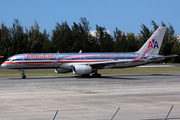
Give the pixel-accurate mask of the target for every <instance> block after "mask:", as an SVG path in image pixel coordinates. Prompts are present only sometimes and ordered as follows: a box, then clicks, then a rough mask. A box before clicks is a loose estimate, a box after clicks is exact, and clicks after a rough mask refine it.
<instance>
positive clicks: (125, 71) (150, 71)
mask: <svg viewBox="0 0 180 120" xmlns="http://www.w3.org/2000/svg"><path fill="white" fill-rule="evenodd" d="M98 72H99V73H100V74H101V75H112V74H155V73H180V67H167V68H125V69H102V70H99V71H98ZM25 74H26V76H27V77H28V76H62V75H73V73H67V74H57V73H55V72H54V70H26V71H25ZM0 77H21V71H18V70H12V71H0Z"/></svg>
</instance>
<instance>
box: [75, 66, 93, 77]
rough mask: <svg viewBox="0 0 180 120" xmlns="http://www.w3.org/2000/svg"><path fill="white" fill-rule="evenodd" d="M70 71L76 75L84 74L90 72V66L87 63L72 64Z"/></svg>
mask: <svg viewBox="0 0 180 120" xmlns="http://www.w3.org/2000/svg"><path fill="white" fill-rule="evenodd" d="M72 71H73V73H74V74H76V75H86V74H90V73H91V72H92V67H91V66H89V65H73V66H72Z"/></svg>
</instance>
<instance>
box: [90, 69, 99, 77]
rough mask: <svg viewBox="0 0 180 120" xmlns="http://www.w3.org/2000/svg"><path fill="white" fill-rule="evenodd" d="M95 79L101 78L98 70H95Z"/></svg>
mask: <svg viewBox="0 0 180 120" xmlns="http://www.w3.org/2000/svg"><path fill="white" fill-rule="evenodd" d="M92 77H93V78H100V77H101V74H98V71H97V68H96V69H95V74H92Z"/></svg>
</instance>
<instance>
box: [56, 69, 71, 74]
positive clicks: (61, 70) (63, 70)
mask: <svg viewBox="0 0 180 120" xmlns="http://www.w3.org/2000/svg"><path fill="white" fill-rule="evenodd" d="M68 72H72V71H71V70H69V69H62V68H57V69H55V73H68Z"/></svg>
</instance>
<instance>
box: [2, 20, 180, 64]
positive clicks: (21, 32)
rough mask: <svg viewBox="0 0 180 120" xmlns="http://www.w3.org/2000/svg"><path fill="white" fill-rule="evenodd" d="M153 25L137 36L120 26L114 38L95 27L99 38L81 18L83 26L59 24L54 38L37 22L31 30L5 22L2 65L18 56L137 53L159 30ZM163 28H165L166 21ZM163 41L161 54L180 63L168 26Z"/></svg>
mask: <svg viewBox="0 0 180 120" xmlns="http://www.w3.org/2000/svg"><path fill="white" fill-rule="evenodd" d="M151 23H152V25H153V26H154V29H153V30H149V29H148V28H147V27H146V26H145V25H144V24H142V26H141V30H140V33H139V35H138V36H135V35H134V33H127V34H125V33H124V32H123V31H121V30H119V29H118V28H117V27H116V28H115V31H114V36H112V35H110V34H108V33H107V31H106V28H105V27H101V26H98V25H96V31H97V34H96V37H94V36H92V35H91V34H89V31H91V30H90V28H91V27H90V26H89V22H88V21H87V19H86V18H80V23H75V22H74V23H73V25H72V26H69V25H68V24H67V22H66V21H65V22H62V23H58V22H57V23H56V26H55V28H54V30H52V35H51V36H50V35H49V33H47V32H46V30H44V31H43V32H42V33H41V32H40V26H39V25H38V23H37V22H36V21H35V22H34V25H32V26H30V28H29V29H28V28H26V27H25V28H24V27H23V26H21V23H20V21H19V20H17V19H15V20H14V23H13V25H12V27H11V28H8V27H7V26H6V25H4V23H2V24H1V25H0V43H1V44H0V56H4V58H3V59H0V63H2V62H3V61H5V60H6V59H7V58H8V57H10V56H12V55H15V54H19V53H56V52H58V51H59V52H60V53H65V52H79V50H83V52H134V51H137V50H138V49H139V48H140V47H141V46H142V45H143V44H144V43H145V41H146V40H147V39H148V38H149V37H150V36H151V35H152V33H153V32H154V31H155V30H156V29H157V28H158V25H157V24H156V23H155V22H154V21H151ZM161 25H162V26H166V25H165V24H164V23H163V22H162V24H161ZM167 27H168V29H167V31H166V34H165V37H164V41H163V43H162V47H161V50H160V54H161V55H171V54H177V55H179V56H178V57H173V58H169V59H166V60H165V62H180V42H179V41H177V39H176V37H175V30H174V28H173V26H172V25H171V24H169V25H168V26H167Z"/></svg>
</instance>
